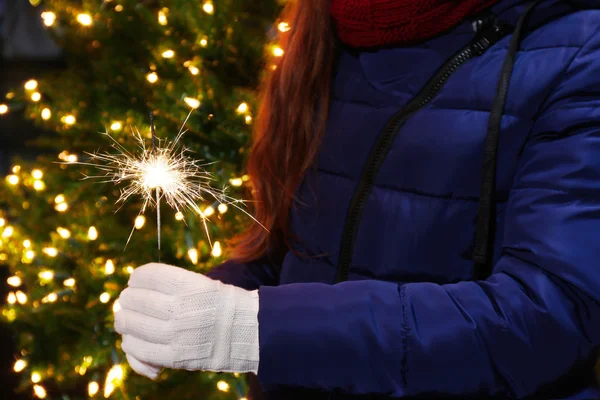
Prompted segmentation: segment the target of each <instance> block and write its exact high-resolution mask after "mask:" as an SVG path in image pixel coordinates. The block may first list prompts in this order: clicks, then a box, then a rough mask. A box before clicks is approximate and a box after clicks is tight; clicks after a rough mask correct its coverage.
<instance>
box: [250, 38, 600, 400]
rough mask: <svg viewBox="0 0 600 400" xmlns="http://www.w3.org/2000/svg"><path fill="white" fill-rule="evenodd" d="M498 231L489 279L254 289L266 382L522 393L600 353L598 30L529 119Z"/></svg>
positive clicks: (391, 391)
mask: <svg viewBox="0 0 600 400" xmlns="http://www.w3.org/2000/svg"><path fill="white" fill-rule="evenodd" d="M592 29H593V30H595V31H597V30H598V27H597V26H594V27H590V35H592V32H591V30H592ZM514 90H518V88H514ZM505 224H506V228H505V232H504V238H503V248H502V253H501V257H500V259H499V261H498V263H497V264H496V265H495V268H494V273H493V275H492V276H491V277H490V278H489V279H487V280H486V281H479V282H461V283H456V284H448V285H437V284H433V283H409V284H405V285H402V286H398V285H396V284H393V283H386V282H379V281H359V282H346V283H341V284H338V285H335V286H328V285H323V284H310V283H307V284H294V285H286V286H283V287H273V288H271V287H263V288H261V289H260V290H259V301H260V308H259V310H260V311H259V327H260V365H259V370H258V372H259V378H260V380H261V382H262V384H263V386H264V387H265V388H266V389H267V390H269V389H276V388H277V387H278V386H279V385H284V386H287V385H289V386H300V387H307V388H318V389H324V390H335V389H340V390H342V391H344V392H348V393H356V394H359V393H379V394H387V395H391V396H394V397H404V396H412V395H420V394H435V393H439V394H455V395H466V394H480V395H486V396H487V395H503V396H504V397H517V398H521V397H524V396H527V395H530V394H532V393H534V392H536V391H538V390H539V389H540V387H542V386H543V385H545V384H548V383H551V382H553V381H555V380H557V379H558V378H560V377H561V376H564V375H565V374H567V373H568V372H569V371H570V370H571V369H572V368H573V367H574V366H576V365H577V364H579V363H582V362H584V360H586V359H589V358H590V357H593V355H594V350H595V348H596V347H597V346H598V345H600V34H598V33H597V32H596V33H595V34H593V35H592V38H591V39H590V40H589V41H588V43H587V44H586V45H585V46H584V47H583V48H582V49H581V51H580V52H579V53H578V55H577V56H576V58H575V59H574V60H573V62H572V64H571V65H570V66H569V68H568V70H567V71H566V72H565V74H564V78H563V79H562V81H561V82H559V83H558V84H557V86H556V87H555V89H554V90H553V93H552V94H551V96H550V97H549V98H548V100H547V102H546V103H545V106H544V111H543V113H542V114H541V115H540V116H539V118H538V119H537V120H536V121H535V124H534V127H533V130H532V132H531V137H530V138H529V140H528V143H527V144H526V146H525V148H524V149H523V154H522V157H521V160H520V165H519V170H518V173H517V176H516V178H515V183H514V187H513V189H512V191H511V193H510V198H509V203H508V205H507V210H506V222H505ZM440 268H443V266H440Z"/></svg>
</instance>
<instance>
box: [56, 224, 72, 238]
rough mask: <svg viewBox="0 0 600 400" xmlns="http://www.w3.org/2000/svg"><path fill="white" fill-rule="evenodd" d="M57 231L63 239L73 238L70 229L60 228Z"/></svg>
mask: <svg viewBox="0 0 600 400" xmlns="http://www.w3.org/2000/svg"><path fill="white" fill-rule="evenodd" d="M56 231H57V232H58V234H59V235H60V237H61V238H63V239H68V238H70V237H71V231H69V230H68V229H65V228H61V227H60V226H59V227H58V228H56Z"/></svg>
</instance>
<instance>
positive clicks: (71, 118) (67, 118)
mask: <svg viewBox="0 0 600 400" xmlns="http://www.w3.org/2000/svg"><path fill="white" fill-rule="evenodd" d="M60 120H61V121H62V122H64V123H65V124H67V125H74V124H75V122H77V118H75V116H74V115H71V114H69V115H65V116H64V117H62V118H61V119H60Z"/></svg>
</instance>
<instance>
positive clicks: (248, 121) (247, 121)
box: [246, 115, 252, 125]
mask: <svg viewBox="0 0 600 400" xmlns="http://www.w3.org/2000/svg"><path fill="white" fill-rule="evenodd" d="M246 123H247V124H248V125H250V124H251V123H252V117H251V116H250V115H246Z"/></svg>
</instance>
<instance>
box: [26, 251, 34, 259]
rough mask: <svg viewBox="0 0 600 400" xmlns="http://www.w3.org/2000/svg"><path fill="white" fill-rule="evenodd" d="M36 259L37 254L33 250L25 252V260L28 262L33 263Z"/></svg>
mask: <svg viewBox="0 0 600 400" xmlns="http://www.w3.org/2000/svg"><path fill="white" fill-rule="evenodd" d="M34 257H35V252H34V251H33V250H27V251H26V252H25V259H26V260H30V261H31V260H33V259H34Z"/></svg>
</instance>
